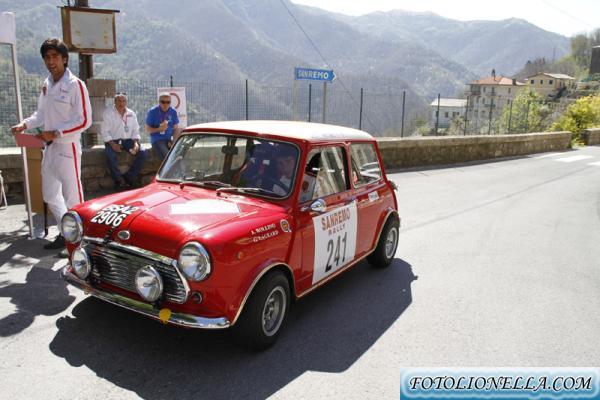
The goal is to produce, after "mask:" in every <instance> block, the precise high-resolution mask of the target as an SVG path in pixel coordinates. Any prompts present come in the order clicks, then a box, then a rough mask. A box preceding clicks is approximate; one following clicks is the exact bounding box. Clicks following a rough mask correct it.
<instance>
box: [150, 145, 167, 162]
mask: <svg viewBox="0 0 600 400" xmlns="http://www.w3.org/2000/svg"><path fill="white" fill-rule="evenodd" d="M152 150H154V154H156V158H158V159H159V160H160V161H162V160H164V159H165V157H166V156H167V154H168V153H169V142H168V141H167V140H159V141H157V142H154V143H152Z"/></svg>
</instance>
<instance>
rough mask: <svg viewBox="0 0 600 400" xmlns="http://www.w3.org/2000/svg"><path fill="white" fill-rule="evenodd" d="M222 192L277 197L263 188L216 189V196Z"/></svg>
mask: <svg viewBox="0 0 600 400" xmlns="http://www.w3.org/2000/svg"><path fill="white" fill-rule="evenodd" d="M223 192H239V193H258V194H265V195H268V196H273V195H275V196H278V197H279V195H278V194H277V193H275V192H273V191H272V190H267V189H263V188H257V187H234V186H231V187H222V188H218V189H217V195H219V193H223Z"/></svg>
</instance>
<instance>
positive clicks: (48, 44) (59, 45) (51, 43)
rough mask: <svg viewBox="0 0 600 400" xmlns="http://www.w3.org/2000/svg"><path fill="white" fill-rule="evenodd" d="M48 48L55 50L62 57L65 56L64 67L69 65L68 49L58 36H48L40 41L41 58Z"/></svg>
mask: <svg viewBox="0 0 600 400" xmlns="http://www.w3.org/2000/svg"><path fill="white" fill-rule="evenodd" d="M48 50H56V51H57V52H58V53H59V54H60V55H61V56H63V58H66V59H67V61H65V68H67V66H68V65H69V49H68V48H67V45H66V44H65V43H64V42H63V41H62V40H60V39H58V38H48V39H46V40H44V43H42V47H40V53H41V54H42V58H44V56H45V55H46V52H47V51H48Z"/></svg>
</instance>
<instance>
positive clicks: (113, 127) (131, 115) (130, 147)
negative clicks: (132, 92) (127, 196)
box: [101, 93, 147, 190]
mask: <svg viewBox="0 0 600 400" xmlns="http://www.w3.org/2000/svg"><path fill="white" fill-rule="evenodd" d="M114 102H115V103H114V104H115V105H114V107H111V108H107V109H106V110H105V111H104V115H103V117H102V128H101V132H102V140H104V154H106V162H107V164H108V169H109V170H110V175H111V177H112V179H113V181H114V183H115V189H116V190H119V189H120V188H121V187H122V186H124V185H125V184H127V185H129V186H138V185H139V180H138V175H139V173H140V170H141V169H142V167H143V166H144V162H145V161H146V158H147V154H146V152H145V151H144V150H143V149H142V147H141V146H140V138H141V137H140V126H139V124H138V121H137V116H136V115H135V112H133V111H132V110H131V109H129V108H127V94H125V93H117V94H116V95H115V98H114ZM123 151H126V152H128V153H129V154H131V155H132V156H134V160H133V164H132V165H131V167H130V168H129V170H128V171H127V172H125V173H124V174H123V173H121V171H120V170H119V162H118V160H117V153H121V152H123Z"/></svg>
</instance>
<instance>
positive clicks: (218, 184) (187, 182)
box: [179, 180, 231, 190]
mask: <svg viewBox="0 0 600 400" xmlns="http://www.w3.org/2000/svg"><path fill="white" fill-rule="evenodd" d="M185 185H193V186H202V187H206V186H209V187H219V188H220V189H227V188H228V187H229V186H231V185H230V184H229V183H225V182H221V181H190V180H184V181H181V182H179V187H180V188H181V187H184V186H185ZM217 190H218V189H217Z"/></svg>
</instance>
